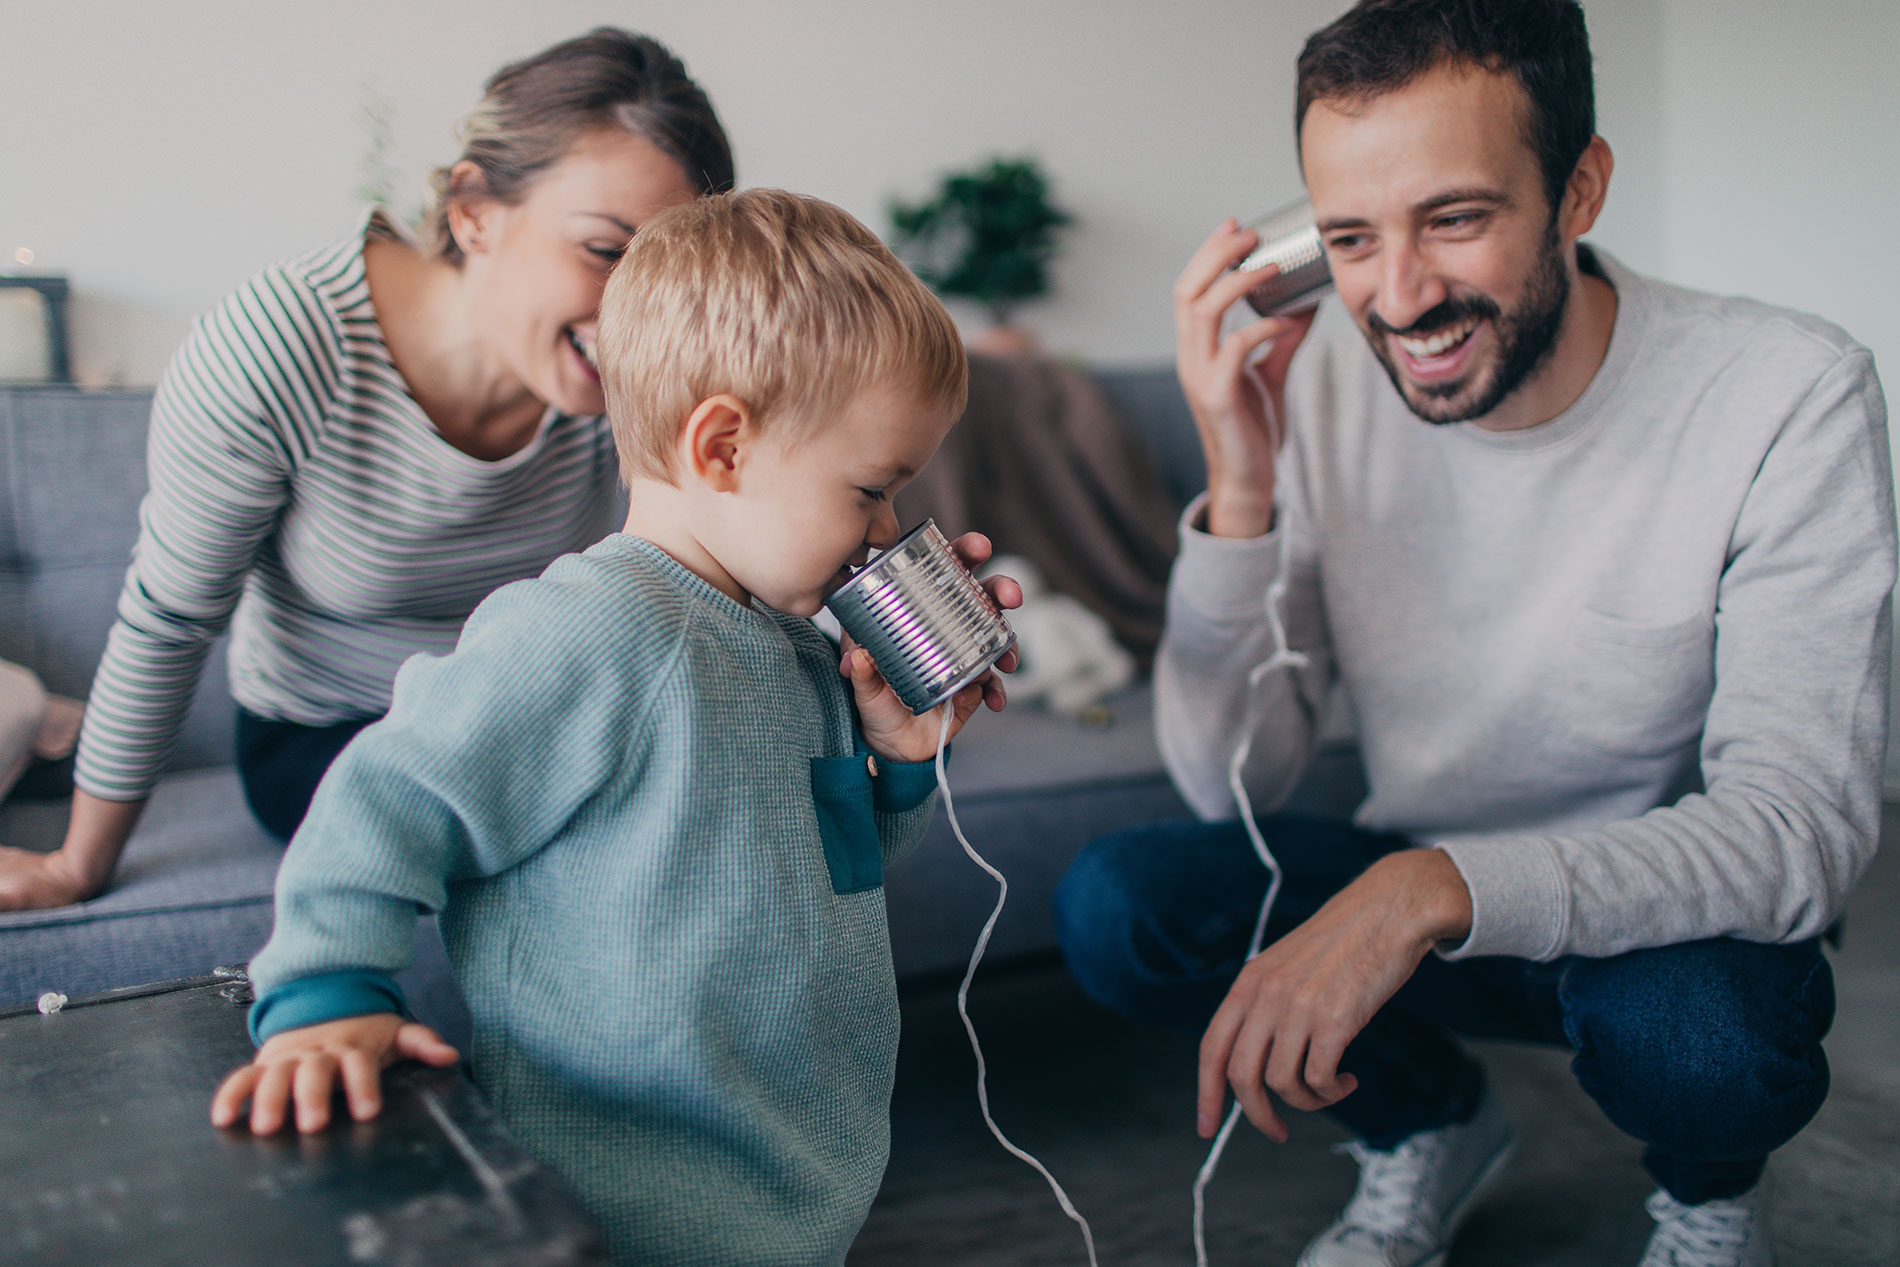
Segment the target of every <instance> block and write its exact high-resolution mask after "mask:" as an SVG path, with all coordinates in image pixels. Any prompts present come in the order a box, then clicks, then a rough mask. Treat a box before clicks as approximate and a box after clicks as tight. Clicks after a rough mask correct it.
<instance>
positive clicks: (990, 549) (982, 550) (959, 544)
mask: <svg viewBox="0 0 1900 1267" xmlns="http://www.w3.org/2000/svg"><path fill="white" fill-rule="evenodd" d="M950 548H951V549H952V550H954V551H955V552H956V555H957V557H958V558H959V559H961V560H963V566H964V567H966V568H969V569H970V570H971V571H972V572H974V571H976V570H977V569H978V568H980V567H982V566H983V565H984V564H985V563H988V562H989V561H990V555H992V554H994V553H995V552H996V547H995V546H993V545H991V544H990V539H989V538H988V537H986V536H984V535H983V534H982V533H980V532H966V533H964V534H963V535H962V536H960V537H958V538H957V539H956V540H955V541H952V542H951V543H950Z"/></svg>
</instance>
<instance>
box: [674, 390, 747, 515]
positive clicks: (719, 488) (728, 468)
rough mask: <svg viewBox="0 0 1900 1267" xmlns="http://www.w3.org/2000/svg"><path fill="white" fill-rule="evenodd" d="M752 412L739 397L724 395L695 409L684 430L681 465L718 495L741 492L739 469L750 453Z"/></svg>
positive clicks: (714, 397)
mask: <svg viewBox="0 0 1900 1267" xmlns="http://www.w3.org/2000/svg"><path fill="white" fill-rule="evenodd" d="M751 439H752V411H751V409H750V408H749V407H747V405H746V403H745V402H744V401H743V400H740V399H739V398H738V397H737V396H732V395H728V394H726V393H724V392H721V393H720V394H719V395H717V396H708V397H707V398H706V399H705V400H702V401H700V402H699V403H698V404H697V405H695V406H693V412H692V413H691V414H689V415H687V418H686V425H685V426H684V427H682V428H680V442H679V455H680V462H681V465H682V466H683V467H684V468H685V470H686V472H687V473H688V474H689V475H691V476H692V478H693V479H695V480H698V481H699V482H700V483H701V484H703V485H705V486H706V487H707V488H708V489H710V490H711V491H713V492H715V493H736V492H738V491H739V468H740V465H741V463H742V462H743V460H744V455H745V453H746V451H747V450H749V449H750V447H751V445H750V441H751Z"/></svg>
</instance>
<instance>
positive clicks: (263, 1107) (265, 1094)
mask: <svg viewBox="0 0 1900 1267" xmlns="http://www.w3.org/2000/svg"><path fill="white" fill-rule="evenodd" d="M295 1072H296V1070H295V1066H294V1065H291V1064H287V1063H283V1062H275V1063H272V1064H268V1065H265V1066H264V1072H263V1074H262V1075H261V1076H260V1077H259V1078H258V1080H257V1084H256V1085H255V1086H253V1087H252V1088H251V1133H252V1134H253V1135H274V1134H276V1133H277V1129H278V1128H279V1127H280V1126H282V1125H283V1124H284V1109H285V1108H286V1107H288V1106H289V1104H290V1083H291V1078H292V1077H293V1076H294V1075H295Z"/></svg>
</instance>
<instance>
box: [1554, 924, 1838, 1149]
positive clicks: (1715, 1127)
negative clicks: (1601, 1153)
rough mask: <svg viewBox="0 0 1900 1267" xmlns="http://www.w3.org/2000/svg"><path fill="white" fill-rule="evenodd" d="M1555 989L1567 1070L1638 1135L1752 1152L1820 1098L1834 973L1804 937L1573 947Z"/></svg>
mask: <svg viewBox="0 0 1900 1267" xmlns="http://www.w3.org/2000/svg"><path fill="white" fill-rule="evenodd" d="M1562 989H1563V992H1564V995H1565V998H1564V1011H1565V1025H1566V1027H1567V1029H1568V1030H1569V1033H1570V1038H1571V1040H1572V1042H1574V1043H1575V1044H1576V1046H1577V1059H1576V1065H1575V1068H1576V1072H1577V1077H1578V1080H1579V1081H1580V1082H1581V1083H1582V1084H1583V1085H1584V1088H1585V1089H1586V1090H1587V1091H1589V1092H1590V1093H1591V1095H1592V1096H1594V1097H1595V1098H1596V1099H1597V1101H1598V1102H1599V1103H1600V1104H1601V1105H1602V1106H1603V1108H1604V1110H1605V1112H1607V1113H1608V1114H1609V1116H1610V1118H1611V1120H1612V1121H1614V1122H1616V1124H1617V1125H1618V1126H1619V1127H1621V1128H1622V1129H1623V1130H1625V1131H1627V1132H1629V1133H1630V1134H1631V1135H1634V1136H1636V1137H1637V1138H1638V1139H1642V1140H1645V1141H1646V1142H1649V1143H1652V1144H1655V1145H1657V1146H1659V1147H1662V1148H1664V1149H1667V1150H1669V1151H1670V1152H1673V1153H1676V1154H1679V1155H1682V1156H1685V1157H1698V1158H1704V1159H1708V1160H1721V1159H1741V1158H1749V1157H1757V1156H1763V1155H1765V1154H1767V1153H1769V1152H1772V1151H1773V1150H1774V1149H1776V1148H1778V1147H1780V1146H1781V1145H1782V1144H1785V1143H1786V1142H1787V1141H1788V1140H1790V1139H1792V1138H1793V1137H1794V1135H1795V1134H1796V1133H1797V1132H1799V1131H1800V1129H1801V1128H1802V1127H1803V1126H1805V1125H1807V1123H1808V1122H1809V1120H1811V1119H1812V1118H1813V1116H1814V1115H1815V1113H1816V1112H1818V1111H1819V1109H1820V1107H1821V1104H1822V1102H1823V1101H1824V1100H1826V1098H1827V1090H1828V1067H1827V1057H1826V1055H1825V1054H1824V1053H1823V1052H1822V1050H1821V1038H1822V1037H1823V1035H1825V1034H1826V1032H1827V1029H1828V1025H1829V1024H1830V1022H1831V1021H1832V1019H1833V1015H1834V985H1833V974H1832V973H1831V972H1830V971H1829V969H1828V966H1827V961H1826V960H1825V959H1823V958H1822V957H1821V955H1820V953H1819V951H1818V950H1817V949H1815V948H1813V947H1811V946H1809V947H1790V946H1760V945H1755V944H1752V943H1745V942H1736V941H1730V940H1714V941H1706V942H1694V943H1689V944H1686V945H1681V946H1671V947H1662V948H1658V949H1656V950H1650V951H1638V952H1635V953H1633V954H1630V955H1619V956H1616V957H1615V958H1612V959H1604V960H1579V961H1577V963H1576V964H1575V965H1574V966H1572V968H1571V969H1569V970H1568V971H1567V972H1566V973H1565V976H1564V983H1563V987H1562Z"/></svg>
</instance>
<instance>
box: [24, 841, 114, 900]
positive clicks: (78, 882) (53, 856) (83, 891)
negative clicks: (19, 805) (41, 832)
mask: <svg viewBox="0 0 1900 1267" xmlns="http://www.w3.org/2000/svg"><path fill="white" fill-rule="evenodd" d="M98 887H99V886H98V885H96V884H92V883H88V879H87V877H86V876H85V875H84V874H82V873H81V872H80V870H79V868H78V867H76V866H74V865H73V859H72V855H71V854H69V853H67V852H66V851H65V850H64V849H55V850H53V851H52V852H51V853H36V852H35V851H33V850H31V849H13V848H9V847H7V846H5V845H0V911H31V910H38V909H40V908H42V907H47V906H70V905H71V904H72V903H74V902H83V901H85V900H86V899H87V898H89V897H91V896H92V895H93V893H94V892H95V891H96V890H97V889H98Z"/></svg>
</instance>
